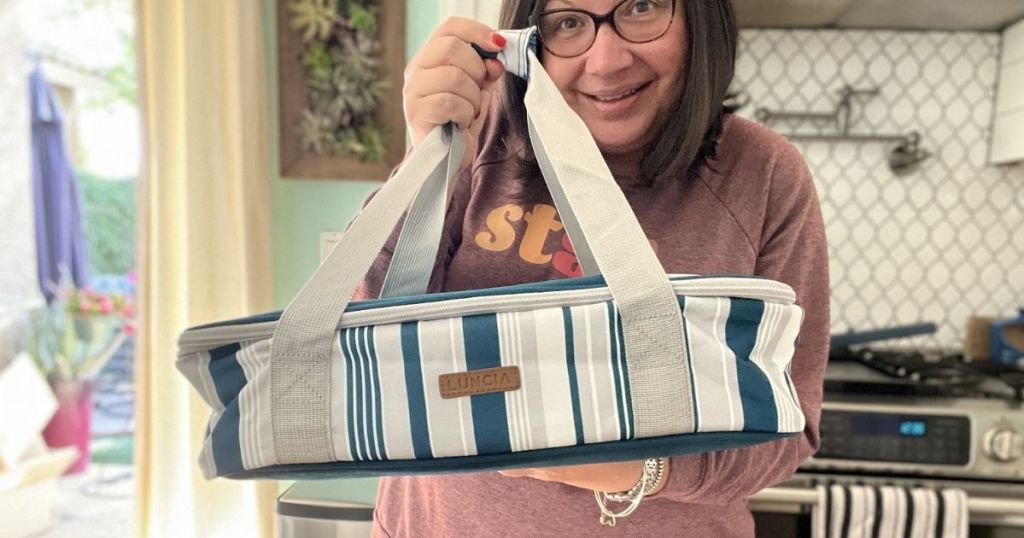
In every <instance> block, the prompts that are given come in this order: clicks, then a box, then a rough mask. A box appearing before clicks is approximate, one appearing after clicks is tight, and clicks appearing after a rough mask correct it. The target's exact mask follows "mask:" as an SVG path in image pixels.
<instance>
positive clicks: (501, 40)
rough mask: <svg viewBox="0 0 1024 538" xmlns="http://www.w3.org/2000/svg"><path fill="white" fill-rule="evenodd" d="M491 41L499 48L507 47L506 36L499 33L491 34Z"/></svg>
mask: <svg viewBox="0 0 1024 538" xmlns="http://www.w3.org/2000/svg"><path fill="white" fill-rule="evenodd" d="M491 41H494V44H495V45H497V46H499V47H504V46H505V36H503V35H501V34H499V33H498V32H494V33H492V34H491Z"/></svg>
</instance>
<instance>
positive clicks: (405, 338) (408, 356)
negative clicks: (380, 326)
mask: <svg viewBox="0 0 1024 538" xmlns="http://www.w3.org/2000/svg"><path fill="white" fill-rule="evenodd" d="M402 363H403V365H404V366H405V390H406V392H407V393H408V394H409V433H410V435H412V450H413V454H414V455H415V456H416V459H425V458H432V457H433V456H434V454H433V452H432V451H431V449H430V429H429V427H428V426H427V404H426V397H425V396H424V394H423V366H422V364H421V363H420V339H419V322H415V321H411V322H407V323H403V324H402Z"/></svg>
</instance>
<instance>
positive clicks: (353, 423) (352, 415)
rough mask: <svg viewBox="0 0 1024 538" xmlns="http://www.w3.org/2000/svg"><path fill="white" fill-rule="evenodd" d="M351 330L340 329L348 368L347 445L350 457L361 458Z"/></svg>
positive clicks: (357, 395) (356, 379)
mask: <svg viewBox="0 0 1024 538" xmlns="http://www.w3.org/2000/svg"><path fill="white" fill-rule="evenodd" d="M352 332H353V329H346V330H344V331H342V335H343V341H344V343H345V345H344V347H343V348H342V351H344V355H345V365H346V366H347V369H348V375H347V376H345V377H346V378H347V380H346V381H347V383H348V441H349V447H351V449H352V459H353V460H362V459H365V458H363V451H362V446H361V445H360V443H359V417H360V414H361V413H360V412H359V371H358V369H357V366H356V357H355V355H354V354H353V352H352Z"/></svg>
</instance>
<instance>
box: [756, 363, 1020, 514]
mask: <svg viewBox="0 0 1024 538" xmlns="http://www.w3.org/2000/svg"><path fill="white" fill-rule="evenodd" d="M1022 393H1024V370H1020V369H1015V368H1011V367H1006V366H1000V365H995V364H992V363H970V362H965V361H964V360H963V357H962V356H961V355H959V354H957V353H948V352H941V351H906V350H899V351H894V350H889V351H885V350H879V349H877V348H874V349H873V348H871V347H865V346H860V347H857V346H852V347H846V346H843V347H839V348H838V349H835V348H834V349H833V351H832V354H831V356H830V359H829V365H828V368H827V371H826V379H825V393H824V402H823V404H822V419H821V447H820V449H819V452H818V453H817V454H816V455H815V456H814V457H813V458H811V459H810V460H809V461H807V462H806V463H805V464H804V465H803V466H801V468H800V470H799V472H798V473H797V474H796V476H794V477H793V478H792V479H791V480H789V481H787V482H785V483H784V484H781V485H780V486H779V487H776V488H769V489H768V490H765V491H764V492H762V493H760V494H758V495H756V496H755V497H754V498H753V499H752V508H754V509H755V510H756V509H757V507H758V506H761V507H762V508H766V509H769V510H771V509H772V507H774V508H775V509H776V510H775V511H793V510H794V507H799V506H802V508H795V511H796V512H804V513H806V508H807V505H809V504H811V503H813V502H815V500H816V498H817V496H816V494H815V493H814V486H816V485H818V484H830V483H847V484H867V485H883V484H891V485H899V486H925V487H936V488H941V487H957V488H961V489H964V490H965V491H966V492H967V493H968V496H969V499H970V508H971V522H972V525H990V526H996V525H998V526H1014V527H1021V528H1024V397H1022V396H1024V395H1022ZM787 506H788V508H787ZM781 509H784V510H781ZM1022 532H1024V531H1022Z"/></svg>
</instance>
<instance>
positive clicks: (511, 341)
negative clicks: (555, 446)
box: [500, 313, 527, 451]
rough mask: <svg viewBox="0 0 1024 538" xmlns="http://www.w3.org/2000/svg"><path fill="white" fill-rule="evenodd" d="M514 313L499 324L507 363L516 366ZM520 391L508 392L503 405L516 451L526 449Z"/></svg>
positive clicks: (506, 316)
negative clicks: (511, 428) (511, 427)
mask: <svg viewBox="0 0 1024 538" xmlns="http://www.w3.org/2000/svg"><path fill="white" fill-rule="evenodd" d="M514 315H515V314H514V313H512V314H508V315H505V316H502V317H503V318H504V319H503V320H502V322H501V324H500V326H502V328H503V329H504V334H502V336H503V337H504V339H505V340H506V352H507V353H508V358H509V363H510V364H512V365H513V366H517V367H518V366H519V364H520V360H519V359H520V357H519V354H518V353H517V350H516V336H515V329H514V327H513V326H514V321H513V319H512V316H514ZM521 392H522V391H511V392H509V393H508V394H509V395H510V396H511V398H508V399H506V405H505V409H506V413H508V415H509V417H510V418H512V421H513V422H512V424H513V428H514V430H513V431H509V440H510V441H511V440H512V438H513V437H514V438H515V444H516V447H518V448H517V449H516V450H517V451H518V450H526V449H527V445H526V436H525V435H524V434H525V432H524V431H523V430H524V429H525V427H526V426H525V424H524V420H523V418H524V417H523V413H522V408H521V407H520V401H519V400H520V394H521Z"/></svg>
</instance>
